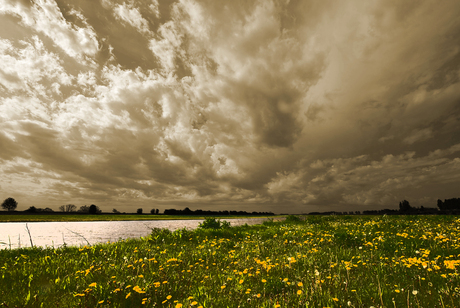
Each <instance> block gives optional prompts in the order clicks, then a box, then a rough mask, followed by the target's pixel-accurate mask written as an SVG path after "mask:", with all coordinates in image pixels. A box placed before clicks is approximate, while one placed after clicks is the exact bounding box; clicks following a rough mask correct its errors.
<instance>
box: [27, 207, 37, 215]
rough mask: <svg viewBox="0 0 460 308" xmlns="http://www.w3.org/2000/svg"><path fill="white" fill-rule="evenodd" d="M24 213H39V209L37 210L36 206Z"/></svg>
mask: <svg viewBox="0 0 460 308" xmlns="http://www.w3.org/2000/svg"><path fill="white" fill-rule="evenodd" d="M24 212H29V213H36V212H37V208H36V207H35V206H31V207H29V208H28V209H27V210H25V211H24Z"/></svg>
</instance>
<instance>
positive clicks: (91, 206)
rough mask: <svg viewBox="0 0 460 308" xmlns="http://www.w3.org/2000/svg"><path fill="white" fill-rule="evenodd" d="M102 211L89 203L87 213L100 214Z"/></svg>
mask: <svg viewBox="0 0 460 308" xmlns="http://www.w3.org/2000/svg"><path fill="white" fill-rule="evenodd" d="M101 212H102V211H101V210H100V209H99V207H98V206H97V205H94V204H91V205H90V206H89V213H90V214H100V213H101Z"/></svg>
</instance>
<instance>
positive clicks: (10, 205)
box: [2, 198, 18, 212]
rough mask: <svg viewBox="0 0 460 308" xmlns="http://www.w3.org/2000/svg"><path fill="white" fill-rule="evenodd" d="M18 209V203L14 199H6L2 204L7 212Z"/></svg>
mask: <svg viewBox="0 0 460 308" xmlns="http://www.w3.org/2000/svg"><path fill="white" fill-rule="evenodd" d="M17 207H18V202H17V201H16V200H14V199H13V198H6V199H5V200H4V201H3V203H2V208H4V209H5V210H8V212H10V211H14V210H15V209H16V208H17Z"/></svg>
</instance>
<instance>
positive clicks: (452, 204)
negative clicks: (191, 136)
mask: <svg viewBox="0 0 460 308" xmlns="http://www.w3.org/2000/svg"><path fill="white" fill-rule="evenodd" d="M1 206H2V208H3V209H5V210H7V211H14V210H15V209H16V208H17V206H18V202H17V201H16V200H15V199H14V198H11V197H10V198H6V199H5V200H4V201H3V203H2V205H1ZM437 207H438V209H439V210H438V209H437V208H425V207H423V206H421V207H420V208H416V207H412V206H411V205H410V203H409V201H407V200H403V201H401V202H399V210H393V209H383V210H368V211H363V214H450V213H454V214H460V198H452V199H444V201H441V200H440V199H438V201H437ZM59 211H60V212H64V213H72V212H77V213H89V214H100V213H102V210H101V209H100V208H99V207H98V206H97V205H95V204H91V205H90V206H87V205H83V206H81V207H80V208H79V209H78V210H77V206H76V205H74V204H66V205H61V206H60V207H59ZM24 212H28V213H40V212H41V213H49V212H54V210H52V209H51V208H49V207H47V208H44V209H42V208H36V207H35V206H31V207H29V208H28V209H27V210H25V211H24ZM112 212H113V213H114V214H121V213H120V212H119V211H118V210H116V209H113V211H112ZM136 213H137V214H142V213H143V211H142V208H139V209H137V212H136ZM150 214H152V215H158V214H159V209H152V210H151V211H150ZM163 214H164V215H196V216H211V215H216V216H229V215H232V216H247V215H255V216H257V215H261V216H262V215H263V216H271V215H275V214H274V213H272V212H247V211H228V210H224V211H212V210H208V211H203V210H196V211H193V210H191V209H189V208H188V207H186V208H185V209H183V210H176V209H166V210H164V212H163ZM359 214H361V212H360V211H355V212H335V211H331V212H312V213H309V215H359Z"/></svg>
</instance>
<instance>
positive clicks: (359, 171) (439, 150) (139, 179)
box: [0, 0, 460, 213]
mask: <svg viewBox="0 0 460 308" xmlns="http://www.w3.org/2000/svg"><path fill="white" fill-rule="evenodd" d="M459 13H460V5H459V4H458V3H456V1H446V2H443V3H442V4H441V3H439V2H437V1H421V2H414V3H411V4H407V3H400V2H398V1H394V2H386V1H372V2H366V3H362V2H360V1H357V2H353V1H352V2H338V1H323V2H315V1H302V2H297V1H242V2H238V1H233V2H231V3H227V2H220V1H192V0H184V1H175V2H170V1H161V0H160V1H145V2H139V1H137V2H124V1H110V0H103V1H101V2H98V1H83V0H80V1H74V2H72V4H69V3H66V2H60V1H58V2H54V1H52V0H46V1H45V0H43V1H35V2H33V3H32V2H29V1H9V0H3V1H1V2H0V14H1V16H2V18H1V19H0V29H1V28H3V29H4V28H5V27H8V29H9V31H4V30H0V128H1V129H0V148H1V149H2V150H1V151H0V161H1V164H0V196H1V197H2V198H3V199H5V198H7V197H9V196H12V197H15V198H16V199H17V200H18V201H19V203H20V205H23V206H24V207H26V208H27V207H29V206H32V205H33V206H41V207H46V206H51V207H56V208H57V206H58V205H61V204H65V203H75V204H78V205H83V204H91V203H95V204H98V205H99V206H100V207H101V208H102V209H104V210H107V211H110V210H111V208H113V207H117V208H118V209H119V210H126V211H133V210H134V209H135V208H138V207H142V206H144V207H152V208H160V209H163V208H169V207H177V208H179V207H183V206H189V207H191V208H194V209H197V208H202V209H211V208H212V209H216V208H220V209H243V210H248V211H253V210H255V211H274V212H293V213H294V212H310V211H329V210H336V211H351V210H363V209H379V208H396V207H397V204H398V202H399V201H401V200H402V199H407V200H409V201H411V203H412V204H413V205H416V206H420V205H424V206H435V204H436V199H438V198H440V199H445V198H453V197H459V196H458V195H456V194H457V193H458V184H459V183H460V172H459V171H460V158H459V157H460V156H459V152H460V134H458V132H459V131H460V121H459V120H460V84H459V82H460V79H459V77H460V39H459V37H458V35H457V33H460V20H459V19H458V18H457V16H458V15H459ZM2 25H3V27H2Z"/></svg>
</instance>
